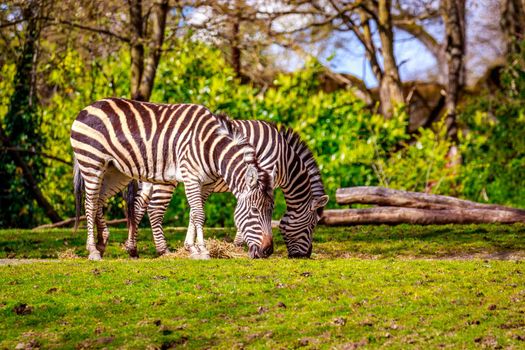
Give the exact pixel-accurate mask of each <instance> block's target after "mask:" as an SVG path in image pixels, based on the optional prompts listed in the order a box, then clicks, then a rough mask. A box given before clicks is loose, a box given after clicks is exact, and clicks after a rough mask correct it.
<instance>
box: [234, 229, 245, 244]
mask: <svg viewBox="0 0 525 350" xmlns="http://www.w3.org/2000/svg"><path fill="white" fill-rule="evenodd" d="M243 243H244V240H243V239H242V235H241V231H237V233H236V234H235V239H234V240H233V244H235V245H236V246H238V247H240V246H242V245H243Z"/></svg>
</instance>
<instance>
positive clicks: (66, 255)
mask: <svg viewBox="0 0 525 350" xmlns="http://www.w3.org/2000/svg"><path fill="white" fill-rule="evenodd" d="M57 256H58V258H59V259H61V260H69V259H78V258H80V257H79V256H78V255H77V253H75V249H74V248H67V249H66V250H62V251H60V252H58V253H57Z"/></svg>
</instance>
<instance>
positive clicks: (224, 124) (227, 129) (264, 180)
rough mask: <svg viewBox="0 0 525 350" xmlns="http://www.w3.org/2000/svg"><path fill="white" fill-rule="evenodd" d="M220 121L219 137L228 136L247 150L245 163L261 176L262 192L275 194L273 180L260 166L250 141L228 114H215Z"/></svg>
mask: <svg viewBox="0 0 525 350" xmlns="http://www.w3.org/2000/svg"><path fill="white" fill-rule="evenodd" d="M215 116H216V117H217V119H218V120H219V124H220V127H219V129H218V130H217V132H218V133H219V135H225V136H228V137H229V138H231V139H232V140H233V142H234V143H235V144H236V145H237V146H239V147H243V148H245V149H246V152H245V153H244V162H245V163H246V164H249V165H252V166H254V167H255V169H256V170H257V173H258V174H259V183H260V184H261V190H263V191H265V192H267V193H273V186H272V179H271V178H270V175H269V174H268V173H267V172H266V171H265V170H264V169H263V168H261V166H260V165H259V162H258V159H257V155H256V151H255V147H253V145H252V144H251V143H249V142H248V139H247V138H246V136H245V135H243V133H242V131H241V130H240V129H239V128H237V127H236V126H235V125H233V123H232V121H231V119H230V117H228V116H227V115H226V114H215Z"/></svg>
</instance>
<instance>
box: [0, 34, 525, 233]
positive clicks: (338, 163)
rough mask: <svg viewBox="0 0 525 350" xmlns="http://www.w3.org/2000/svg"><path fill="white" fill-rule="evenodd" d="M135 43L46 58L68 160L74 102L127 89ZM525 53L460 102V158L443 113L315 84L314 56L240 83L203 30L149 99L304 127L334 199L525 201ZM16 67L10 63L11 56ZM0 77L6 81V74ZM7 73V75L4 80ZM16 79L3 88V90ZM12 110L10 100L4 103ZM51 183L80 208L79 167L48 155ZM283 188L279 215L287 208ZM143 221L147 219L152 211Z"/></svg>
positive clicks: (214, 215)
mask: <svg viewBox="0 0 525 350" xmlns="http://www.w3.org/2000/svg"><path fill="white" fill-rule="evenodd" d="M129 62H130V58H129V53H128V52H127V51H124V50H123V51H121V52H120V53H118V54H117V55H115V56H109V57H107V58H105V59H99V60H97V61H94V62H86V61H84V60H82V59H81V57H80V55H79V53H77V52H75V51H73V50H66V52H65V54H62V55H61V56H56V57H53V58H52V61H51V64H49V65H48V66H45V67H41V68H40V69H41V74H43V75H45V76H48V77H49V79H48V84H49V85H50V87H49V88H50V89H52V90H53V91H54V93H53V94H51V97H50V98H49V99H48V100H47V101H46V103H45V104H44V105H43V106H42V107H41V113H42V116H43V128H42V132H43V133H44V134H45V136H46V140H47V146H46V152H47V153H49V154H52V155H54V156H57V157H60V158H63V159H64V160H66V161H68V162H71V158H72V157H71V154H72V152H71V148H70V146H69V130H70V127H71V123H72V122H73V120H74V118H75V117H76V115H77V113H78V111H80V110H81V109H82V108H83V107H85V106H86V105H88V104H90V103H91V102H93V101H95V100H97V99H100V98H104V97H107V96H122V97H127V96H128V92H129ZM521 67H523V65H522V64H521V61H519V63H517V64H515V65H513V66H512V67H511V68H509V70H508V71H507V72H506V75H505V79H506V80H505V84H506V86H507V91H503V92H501V94H500V95H501V96H500V95H498V96H497V97H496V98H498V99H500V101H505V103H495V102H494V101H495V100H494V98H491V97H490V96H486V97H483V98H482V99H476V100H473V101H472V102H471V103H470V104H469V105H468V106H467V107H466V108H465V109H464V111H463V113H462V114H461V122H462V123H463V124H464V125H466V126H468V133H467V134H466V135H465V136H462V138H461V142H462V144H461V147H460V152H461V157H462V160H463V164H461V165H459V164H456V165H453V164H455V163H454V162H453V161H451V160H450V159H448V158H447V153H448V149H449V147H450V143H449V142H448V141H447V139H446V138H445V131H444V128H443V126H442V125H439V126H438V127H437V128H436V131H433V130H419V132H418V134H417V136H414V135H408V134H407V132H406V130H407V119H408V118H407V116H406V113H405V111H404V109H403V108H399V109H398V110H397V112H396V113H395V115H394V116H393V117H392V118H390V119H385V118H384V117H383V116H381V115H378V114H375V113H373V112H371V111H370V109H369V108H366V106H365V104H364V103H363V101H361V100H359V99H358V98H356V97H355V95H354V93H353V91H352V90H351V89H348V90H338V91H335V92H331V93H326V92H323V91H322V90H321V89H320V88H319V79H318V77H319V75H320V73H321V72H322V70H323V67H322V66H321V65H320V64H319V63H318V62H316V61H315V60H309V61H308V62H307V63H306V65H305V67H304V68H303V69H301V70H298V71H296V72H294V73H289V74H280V75H279V76H277V77H276V79H275V81H274V82H273V84H272V86H269V87H264V88H260V87H257V86H253V85H250V84H241V83H240V82H239V80H238V79H237V78H236V77H235V74H234V71H233V70H232V69H231V67H230V66H229V65H228V64H227V63H226V61H225V60H224V59H223V57H222V54H221V52H220V51H219V50H216V49H213V48H211V47H209V46H206V45H204V44H202V43H199V42H192V41H183V40H181V41H180V42H179V43H178V47H177V49H176V50H174V51H170V52H167V53H166V54H165V55H164V56H163V59H162V60H161V64H160V66H159V68H158V71H157V78H156V81H155V89H154V91H153V94H152V98H151V100H152V101H154V102H165V103H199V104H203V105H205V106H207V107H208V108H210V110H212V111H215V112H223V113H227V114H228V115H230V116H231V117H232V118H235V119H263V120H268V121H272V122H275V123H277V124H278V125H286V126H289V127H292V128H293V129H294V130H296V131H297V132H298V133H299V134H300V135H301V137H302V138H303V140H304V141H305V142H306V143H307V144H308V145H309V147H310V148H311V149H312V151H313V153H314V155H316V158H317V160H318V163H319V166H320V169H321V172H322V175H323V180H324V183H325V187H326V189H327V193H328V194H329V195H330V197H331V199H332V200H331V202H330V204H329V207H334V206H336V205H335V190H336V189H337V188H339V187H347V186H362V185H381V186H387V187H393V188H399V189H406V190H415V191H427V192H432V193H442V194H452V195H457V196H462V197H466V198H470V199H474V200H486V199H487V196H488V200H489V201H491V202H499V203H506V204H513V205H519V206H525V202H524V200H523V198H524V197H525V196H524V194H525V193H524V191H525V190H524V188H525V186H523V185H524V183H523V182H524V181H525V180H524V179H523V176H521V174H522V173H523V167H524V165H525V164H524V162H525V161H524V159H525V157H524V150H525V144H524V142H525V141H524V139H523V137H522V135H525V133H524V131H525V126H524V125H525V117H524V116H523V108H522V107H521V105H522V101H523V96H522V94H523V89H522V85H523V84H525V79H524V78H523V77H524V73H523V70H522V68H521ZM3 69H9V68H3ZM0 84H2V87H3V85H6V82H5V81H0ZM7 85H8V84H7ZM8 93H9V86H6V87H5V91H3V92H2V93H0V99H5V98H6V94H8ZM4 113H5V112H4ZM42 186H43V191H44V193H45V194H46V196H48V198H50V199H51V201H52V203H53V204H54V205H55V207H56V208H57V209H58V210H59V212H60V213H61V214H62V215H64V216H72V215H73V213H74V209H73V208H74V205H73V198H72V194H71V192H72V191H71V167H70V166H68V165H65V164H62V163H57V162H54V161H53V162H52V163H50V166H48V167H47V168H46V178H45V180H44V183H43V184H42ZM234 203H235V201H234V198H233V196H232V195H231V194H214V195H212V196H211V197H210V199H209V200H208V204H207V206H206V210H207V225H209V226H217V225H218V226H231V225H233V215H232V213H233V208H234ZM285 208H286V207H285V203H284V200H283V197H282V195H281V194H278V195H277V203H276V211H275V218H279V217H280V216H281V215H282V214H283V213H284V211H285ZM122 209H123V203H122V200H120V199H114V200H112V202H111V203H110V206H109V209H108V210H109V215H110V216H118V217H121V216H122V215H123V214H122ZM188 214H189V211H188V206H187V204H186V199H185V195H184V190H183V186H179V188H178V189H177V191H176V194H175V196H174V198H173V200H172V203H171V205H170V208H169V212H168V215H167V218H166V219H167V221H168V222H169V224H170V225H178V226H183V225H186V224H187V222H188V221H187V220H188ZM144 224H147V223H144Z"/></svg>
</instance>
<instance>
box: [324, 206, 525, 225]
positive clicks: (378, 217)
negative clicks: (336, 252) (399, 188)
mask: <svg viewBox="0 0 525 350" xmlns="http://www.w3.org/2000/svg"><path fill="white" fill-rule="evenodd" d="M518 222H522V223H525V215H524V214H519V213H514V212H512V211H508V210H493V209H445V210H429V209H414V208H397V207H381V208H367V209H341V210H335V209H332V210H325V211H324V212H323V218H322V221H321V223H322V224H325V225H365V224H377V225H379V224H388V225H397V224H415V225H444V224H484V223H505V224H512V223H518Z"/></svg>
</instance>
